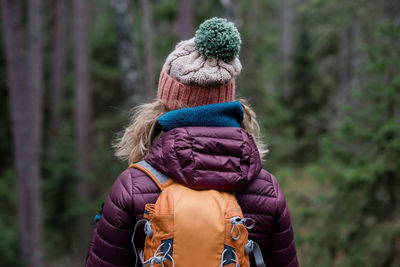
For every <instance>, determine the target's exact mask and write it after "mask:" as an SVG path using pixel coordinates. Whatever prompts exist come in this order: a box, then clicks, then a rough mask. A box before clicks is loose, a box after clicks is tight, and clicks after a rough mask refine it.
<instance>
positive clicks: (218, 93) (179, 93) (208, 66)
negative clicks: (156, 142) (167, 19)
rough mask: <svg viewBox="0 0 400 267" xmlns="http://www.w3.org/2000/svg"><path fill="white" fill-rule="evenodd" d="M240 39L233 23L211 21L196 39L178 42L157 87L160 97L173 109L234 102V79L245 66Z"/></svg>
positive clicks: (199, 32) (214, 19)
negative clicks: (242, 61) (239, 55)
mask: <svg viewBox="0 0 400 267" xmlns="http://www.w3.org/2000/svg"><path fill="white" fill-rule="evenodd" d="M240 44H241V39H240V35H239V32H238V30H237V29H236V27H235V26H234V24H233V23H232V22H228V21H227V20H226V19H221V18H212V19H209V20H206V21H205V22H203V23H202V24H201V25H200V27H199V29H198V30H197V31H196V35H195V37H194V38H192V39H189V40H185V41H181V42H179V43H178V44H177V45H176V47H175V50H174V51H172V53H171V54H169V56H168V57H167V59H166V61H165V63H164V66H163V70H162V72H161V76H160V81H159V85H158V98H160V99H162V100H164V101H165V102H166V104H167V106H168V107H169V108H170V109H177V108H180V107H185V106H186V107H195V106H201V105H207V104H215V103H222V102H229V101H233V100H234V97H235V80H234V77H235V76H237V75H238V74H239V73H240V71H241V69H242V65H241V64H240V61H239V59H238V54H239V50H240Z"/></svg>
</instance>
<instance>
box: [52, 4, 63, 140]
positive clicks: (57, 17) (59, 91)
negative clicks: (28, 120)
mask: <svg viewBox="0 0 400 267" xmlns="http://www.w3.org/2000/svg"><path fill="white" fill-rule="evenodd" d="M65 9H66V7H65V0H55V1H54V3H53V10H54V18H53V25H54V28H53V40H52V48H53V51H52V55H51V62H52V71H53V73H52V76H51V126H50V128H51V133H52V136H53V138H54V139H57V137H58V133H59V129H60V126H61V121H62V116H61V106H62V96H63V77H64V75H65V49H66V38H65V35H66V14H65Z"/></svg>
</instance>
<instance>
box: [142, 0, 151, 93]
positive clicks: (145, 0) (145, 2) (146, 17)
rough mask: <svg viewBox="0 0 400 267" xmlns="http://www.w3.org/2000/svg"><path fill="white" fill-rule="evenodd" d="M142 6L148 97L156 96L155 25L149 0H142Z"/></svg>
mask: <svg viewBox="0 0 400 267" xmlns="http://www.w3.org/2000/svg"><path fill="white" fill-rule="evenodd" d="M140 3H141V6H142V19H143V23H142V25H143V35H144V46H145V47H144V50H145V59H146V72H145V76H146V77H145V80H146V96H147V98H148V99H151V98H153V97H154V91H155V90H154V87H155V83H154V67H153V66H154V59H153V55H154V49H153V27H152V25H151V6H150V3H149V0H140Z"/></svg>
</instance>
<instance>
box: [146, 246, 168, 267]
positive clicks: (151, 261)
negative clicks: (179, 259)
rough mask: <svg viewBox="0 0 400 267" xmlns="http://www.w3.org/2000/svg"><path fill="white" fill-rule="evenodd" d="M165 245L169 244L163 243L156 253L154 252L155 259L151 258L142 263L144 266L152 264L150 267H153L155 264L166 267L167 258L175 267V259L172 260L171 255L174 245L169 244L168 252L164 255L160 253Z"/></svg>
mask: <svg viewBox="0 0 400 267" xmlns="http://www.w3.org/2000/svg"><path fill="white" fill-rule="evenodd" d="M164 244H167V243H161V245H159V246H158V248H157V249H156V252H154V255H153V257H151V258H150V259H148V260H147V261H145V262H143V261H142V264H143V266H146V265H148V264H150V267H153V266H154V263H158V264H161V265H162V267H164V261H165V260H167V258H169V259H170V260H171V261H172V267H175V261H174V258H172V256H171V255H169V252H170V250H171V248H172V245H171V244H168V249H167V251H166V252H165V253H162V252H161V251H160V249H161V247H162V246H163V245H164Z"/></svg>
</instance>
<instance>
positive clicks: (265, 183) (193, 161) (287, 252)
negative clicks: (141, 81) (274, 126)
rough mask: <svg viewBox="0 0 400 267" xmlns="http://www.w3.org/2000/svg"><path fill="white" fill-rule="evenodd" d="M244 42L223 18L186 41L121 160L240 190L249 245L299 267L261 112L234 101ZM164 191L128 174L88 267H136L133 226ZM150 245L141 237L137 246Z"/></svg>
mask: <svg viewBox="0 0 400 267" xmlns="http://www.w3.org/2000/svg"><path fill="white" fill-rule="evenodd" d="M240 43H241V40H240V35H239V33H238V31H237V29H236V28H235V26H234V25H233V24H232V23H230V22H227V21H226V20H225V19H219V18H212V19H210V20H207V21H205V22H204V23H203V24H201V25H200V28H199V30H198V31H197V32H196V36H195V38H192V39H190V40H186V41H182V42H180V43H178V44H177V46H176V47H175V50H174V51H173V52H172V53H171V54H170V55H169V56H168V58H167V59H166V62H165V64H164V66H163V70H162V72H161V76H160V81H159V85H158V95H157V99H155V100H154V101H153V102H152V103H149V104H143V105H141V106H139V107H138V108H137V109H136V112H135V115H134V117H133V118H132V122H131V124H130V125H129V126H128V127H127V128H126V130H125V133H124V135H123V137H122V138H121V139H120V140H119V141H118V143H117V144H116V148H117V152H116V155H117V156H118V157H119V158H121V159H123V160H128V161H129V163H130V164H132V163H136V162H139V161H141V160H143V159H145V161H146V162H147V163H149V164H150V165H151V166H152V167H154V168H155V169H157V170H159V171H160V172H162V173H164V174H165V175H167V176H168V177H171V178H172V179H173V180H174V181H175V182H178V183H180V184H183V185H185V186H187V187H189V188H192V189H216V190H221V191H228V192H234V193H235V197H236V199H237V201H238V203H239V205H240V207H241V209H242V211H243V215H244V217H248V218H252V219H254V221H255V227H254V228H252V229H250V230H249V239H251V240H254V241H255V242H257V243H258V244H259V246H260V248H261V252H262V256H263V258H264V260H265V262H266V265H267V266H270V267H273V266H299V265H298V261H297V256H296V249H295V244H294V237H293V230H292V226H291V220H290V215H289V210H288V207H287V204H286V201H285V197H284V195H283V193H282V190H281V188H280V186H279V184H278V182H277V180H276V179H275V177H274V176H273V175H271V174H270V173H269V172H267V171H266V170H264V169H262V166H261V158H262V156H263V155H264V154H265V152H266V150H265V149H264V145H263V144H262V142H261V140H260V138H259V126H258V123H257V122H256V119H255V113H254V112H253V111H252V110H251V109H250V107H249V106H248V105H247V103H246V101H244V100H239V101H235V76H237V75H238V74H239V73H240V71H241V68H242V66H241V64H240V61H239V59H238V53H239V49H240ZM159 194H160V189H159V188H158V187H157V185H156V184H155V183H154V182H153V181H152V180H151V179H150V178H149V177H148V176H147V175H146V174H145V173H143V172H142V171H140V170H138V169H135V168H129V169H127V170H125V171H124V172H122V174H121V175H120V176H119V177H118V179H117V180H116V181H115V183H114V185H113V187H112V189H111V192H110V194H109V196H108V198H107V200H106V202H105V204H104V208H103V210H102V215H101V218H100V216H98V217H97V219H98V222H97V223H96V226H95V229H94V231H93V234H92V238H91V242H90V246H89V252H88V256H87V260H86V266H132V265H133V264H134V263H135V261H136V257H135V253H134V252H133V249H132V245H131V237H132V234H133V229H134V225H135V223H136V222H137V221H139V220H141V219H143V214H144V208H145V204H147V203H155V202H156V200H157V198H158V196H159ZM143 244H144V233H142V232H141V231H139V232H138V233H137V237H135V246H136V247H138V248H143ZM251 266H255V265H254V262H252V263H251Z"/></svg>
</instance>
